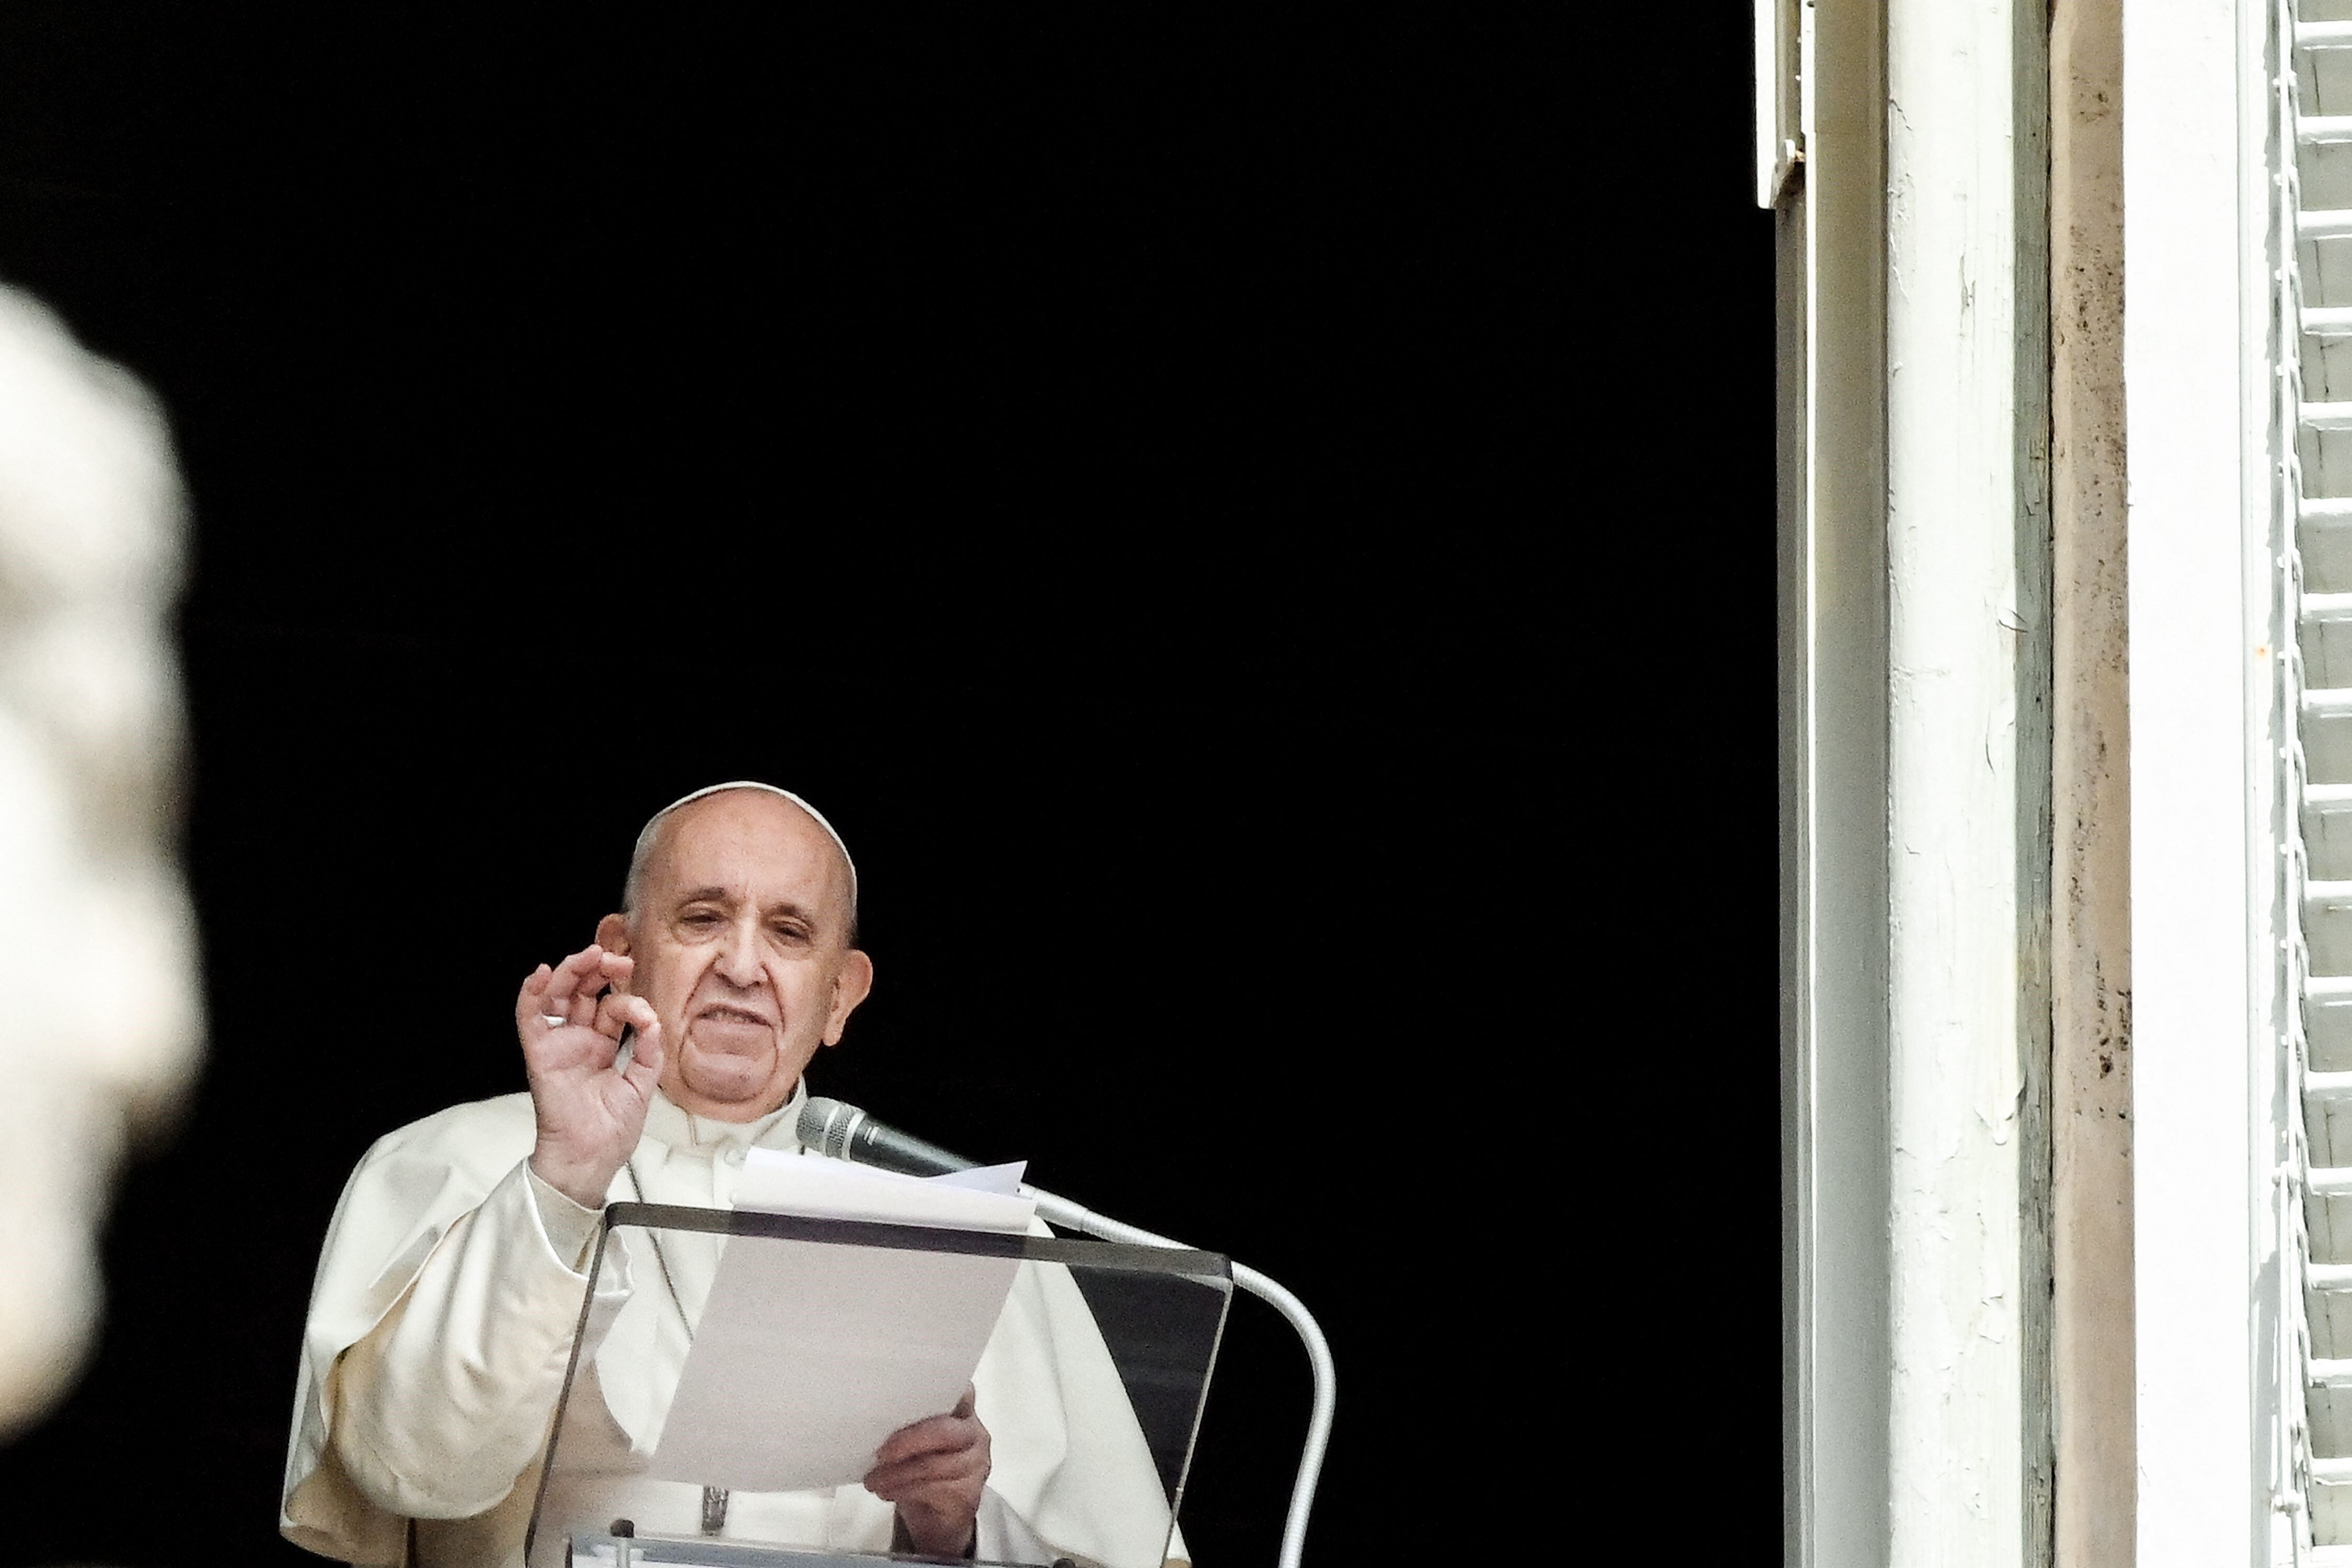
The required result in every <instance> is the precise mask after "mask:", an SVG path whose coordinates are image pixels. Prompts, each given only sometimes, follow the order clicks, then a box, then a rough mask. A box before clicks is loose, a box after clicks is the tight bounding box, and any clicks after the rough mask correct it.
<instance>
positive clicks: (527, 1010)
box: [515, 963, 553, 1028]
mask: <svg viewBox="0 0 2352 1568" xmlns="http://www.w3.org/2000/svg"><path fill="white" fill-rule="evenodd" d="M551 978H553V976H552V973H551V971H550V970H549V969H548V967H547V965H545V964H544V963H542V964H541V965H540V966H539V967H538V968H537V969H534V970H532V971H531V972H530V973H529V974H526V975H525V976H523V982H522V989H521V990H520V991H518V992H517V993H515V1022H516V1024H518V1025H520V1026H525V1027H529V1026H539V1027H541V1028H544V1027H545V1026H546V1016H547V1002H546V998H547V986H548V982H549V981H550V980H551Z"/></svg>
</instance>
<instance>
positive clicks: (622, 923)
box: [596, 915, 629, 991]
mask: <svg viewBox="0 0 2352 1568" xmlns="http://www.w3.org/2000/svg"><path fill="white" fill-rule="evenodd" d="M596 945H597V946H598V947H601V948H603V949H604V951H605V952H617V953H619V954H620V955H621V956H622V957H624V958H626V957H627V956H628V955H629V922H628V921H627V920H626V919H625V917H623V916H620V915H606V916H605V917H604V919H603V920H601V921H597V922H596ZM620 989H621V990H624V991H625V990H627V989H628V987H627V986H625V985H624V986H622V987H620Z"/></svg>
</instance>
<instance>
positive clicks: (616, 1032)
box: [590, 991, 645, 1040]
mask: <svg viewBox="0 0 2352 1568" xmlns="http://www.w3.org/2000/svg"><path fill="white" fill-rule="evenodd" d="M632 1004H635V1005H632ZM644 1007H645V1002H644V1000H643V999H642V998H639V997H635V996H632V995H630V994H628V993H627V992H625V991H607V992H605V993H604V994H603V995H602V996H599V997H598V998H596V1016H594V1017H593V1019H591V1020H590V1021H591V1022H592V1023H593V1024H594V1025H595V1026H596V1030H597V1032H598V1033H599V1034H602V1035H604V1036H606V1037H610V1038H612V1039H615V1040H617V1039H619V1038H620V1037H621V1031H622V1030H624V1029H627V1028H634V1027H635V1026H636V1023H637V1013H638V1010H639V1009H640V1008H644Z"/></svg>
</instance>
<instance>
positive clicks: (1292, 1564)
mask: <svg viewBox="0 0 2352 1568" xmlns="http://www.w3.org/2000/svg"><path fill="white" fill-rule="evenodd" d="M1024 1190H1025V1191H1027V1192H1028V1193H1029V1194H1031V1195H1032V1196H1034V1198H1035V1199H1036V1200H1037V1212H1038V1214H1039V1215H1043V1216H1044V1217H1045V1218H1046V1219H1048V1220H1050V1221H1052V1222H1053V1223H1054V1224H1055V1225H1058V1226H1062V1227H1063V1228H1064V1229H1066V1230H1076V1231H1082V1232H1084V1233H1085V1234H1086V1235H1087V1236H1091V1237H1097V1238H1098V1239H1100V1240H1103V1241H1123V1242H1127V1243H1129V1245H1130V1246H1136V1247H1180V1248H1181V1247H1184V1243H1182V1242H1181V1241H1171V1240H1170V1239H1169V1238H1168V1237H1164V1236H1158V1235H1154V1234H1153V1233H1152V1232H1150V1231H1148V1230H1143V1229H1140V1228H1139V1227H1137V1226H1131V1225H1126V1224H1122V1223H1121V1222H1120V1221H1118V1220H1115V1219H1111V1218H1109V1217H1108V1216H1107V1215H1098V1214H1097V1213H1095V1212H1094V1210H1092V1209H1090V1208H1086V1207H1083V1206H1081V1205H1077V1204H1074V1203H1072V1202H1071V1201H1070V1200H1069V1199H1067V1198H1065V1197H1058V1196H1056V1195H1055V1194H1052V1193H1047V1192H1040V1191H1038V1190H1037V1189H1036V1188H1034V1187H1031V1188H1027V1189H1024ZM1186 1250H1190V1249H1189V1248H1186ZM1233 1268H1234V1284H1235V1285H1237V1286H1239V1287H1240V1288H1241V1289H1244V1290H1246V1291H1248V1292H1249V1293H1250V1294H1251V1295H1253V1296H1255V1297H1256V1298H1257V1299H1258V1300H1261V1301H1264V1302H1265V1303H1266V1304H1267V1305H1268V1306H1270V1307H1272V1308H1273V1309H1274V1310H1276V1311H1277V1312H1279V1313H1281V1314H1282V1316H1283V1320H1284V1321H1286V1322H1287V1323H1289V1325H1290V1326H1291V1328H1292V1329H1293V1330H1294V1331H1296V1332H1297V1335H1298V1338H1299V1341H1300V1342H1302V1343H1303V1344H1305V1345H1306V1347H1307V1364H1308V1365H1309V1367H1311V1368H1312V1370H1313V1372H1314V1374H1315V1405H1314V1408H1313V1409H1312V1411H1310V1412H1309V1413H1308V1415H1307V1441H1306V1443H1305V1444H1304V1445H1303V1446H1302V1447H1301V1448H1300V1449H1299V1454H1298V1479H1297V1480H1296V1481H1294V1482H1293V1483H1292V1484H1291V1489H1290V1513H1289V1515H1288V1517H1287V1518H1286V1520H1285V1521H1283V1526H1282V1555H1281V1556H1280V1557H1279V1558H1278V1559H1277V1560H1276V1561H1277V1563H1278V1565H1279V1568H1298V1559H1299V1556H1300V1554H1301V1553H1302V1552H1305V1551H1306V1550H1307V1514H1308V1513H1309V1512H1310V1511H1311V1510H1313V1509H1314V1507H1315V1483H1316V1481H1317V1480H1318V1479H1319V1478H1320V1477H1321V1475H1322V1473H1323V1450H1324V1448H1325V1447H1327V1446H1328V1444H1329V1442H1330V1440H1331V1413H1332V1410H1333V1408H1334V1407H1335V1406H1336V1405H1338V1403H1339V1369H1338V1368H1337V1367H1336V1366H1335V1365H1333V1363H1332V1361H1331V1345H1330V1342H1328V1341H1327V1340H1326V1339H1324V1337H1323V1331H1322V1329H1321V1328H1320V1327H1319V1326H1318V1324H1317V1323H1316V1321H1315V1318H1314V1315H1313V1314H1312V1313H1310V1312H1308V1311H1307V1306H1306V1303H1305V1302H1303V1301H1301V1300H1299V1299H1298V1298H1297V1297H1296V1296H1294V1295H1292V1294H1291V1293H1290V1292H1289V1291H1288V1290H1286V1289H1284V1288H1283V1287H1282V1286H1281V1285H1279V1284H1277V1283H1276V1282H1275V1281H1274V1280H1272V1279H1267V1278H1266V1277H1265V1275H1263V1274H1261V1273H1259V1272H1258V1271H1257V1270H1256V1269H1255V1268H1250V1267H1249V1266H1248V1265H1246V1264H1242V1263H1236V1264H1234V1266H1233Z"/></svg>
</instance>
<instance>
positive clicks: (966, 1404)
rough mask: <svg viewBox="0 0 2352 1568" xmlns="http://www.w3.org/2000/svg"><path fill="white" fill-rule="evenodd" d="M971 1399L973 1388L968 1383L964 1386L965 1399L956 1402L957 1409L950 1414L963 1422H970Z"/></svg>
mask: <svg viewBox="0 0 2352 1568" xmlns="http://www.w3.org/2000/svg"><path fill="white" fill-rule="evenodd" d="M971 1399H972V1387H971V1384H968V1383H967V1384H964V1385H963V1397H962V1398H961V1399H959V1400H957V1401H956V1407H955V1408H954V1409H953V1410H951V1411H950V1412H948V1414H949V1415H954V1416H956V1417H958V1418H960V1419H962V1420H970V1419H971V1412H972V1403H971Z"/></svg>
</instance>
